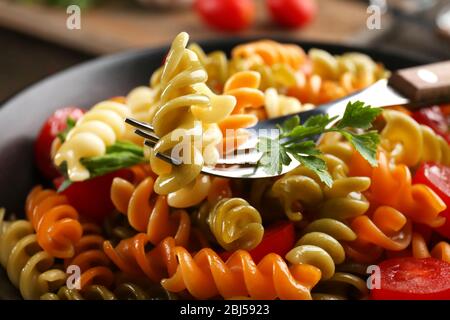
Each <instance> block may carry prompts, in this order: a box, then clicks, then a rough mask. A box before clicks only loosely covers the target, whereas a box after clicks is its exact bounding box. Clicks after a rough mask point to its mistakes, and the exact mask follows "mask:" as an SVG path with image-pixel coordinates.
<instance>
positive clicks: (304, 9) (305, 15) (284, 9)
mask: <svg viewBox="0 0 450 320" xmlns="http://www.w3.org/2000/svg"><path fill="white" fill-rule="evenodd" d="M267 6H268V8H269V11H270V14H271V15H272V18H273V20H274V21H275V22H276V23H278V24H279V25H281V26H284V27H288V28H299V27H303V26H305V25H307V24H308V23H310V22H311V21H312V20H313V19H314V17H315V16H316V13H317V4H316V2H315V0H267Z"/></svg>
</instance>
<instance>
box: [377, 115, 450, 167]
mask: <svg viewBox="0 0 450 320" xmlns="http://www.w3.org/2000/svg"><path fill="white" fill-rule="evenodd" d="M383 118H384V120H385V121H386V125H385V127H384V128H383V130H382V131H381V133H380V137H381V144H382V146H383V147H384V148H385V149H386V150H387V152H389V153H390V158H391V159H392V160H393V161H394V162H395V163H397V164H405V165H407V166H409V167H415V166H417V165H418V164H419V163H422V162H427V161H432V162H436V163H442V164H444V165H450V147H449V146H448V143H447V142H446V141H445V140H444V139H443V138H442V137H441V136H439V135H437V134H436V133H434V132H433V130H432V129H431V128H429V127H427V126H424V125H420V124H418V123H417V122H416V121H415V120H414V119H413V118H411V117H409V116H408V115H406V114H405V113H403V112H400V111H396V110H384V111H383Z"/></svg>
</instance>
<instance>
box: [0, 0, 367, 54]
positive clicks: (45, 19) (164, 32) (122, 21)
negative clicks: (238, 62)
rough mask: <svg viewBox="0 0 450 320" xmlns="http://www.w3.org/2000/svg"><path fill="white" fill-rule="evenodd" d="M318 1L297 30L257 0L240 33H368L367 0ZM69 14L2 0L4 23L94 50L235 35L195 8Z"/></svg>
mask: <svg viewBox="0 0 450 320" xmlns="http://www.w3.org/2000/svg"><path fill="white" fill-rule="evenodd" d="M317 1H318V3H319V7H320V10H319V15H318V17H317V19H316V20H315V21H314V22H313V23H312V24H311V25H309V26H308V27H306V28H304V29H302V30H296V31H290V30H285V29H281V28H278V27H276V26H275V25H273V24H271V23H270V19H269V17H268V16H267V12H266V10H265V8H264V2H265V1H258V11H257V12H258V15H257V21H256V24H255V26H254V27H253V28H251V29H249V30H248V31H245V32H244V33H240V34H239V35H244V36H245V35H253V36H261V37H267V36H271V35H283V36H289V37H292V38H298V39H305V40H315V41H327V42H340V43H342V42H347V43H348V42H352V41H353V42H354V40H355V39H358V37H360V36H361V34H363V35H364V37H365V36H367V34H368V32H367V29H366V19H367V17H368V14H367V12H366V10H367V6H366V5H365V4H364V3H362V2H359V1H352V0H317ZM67 17H68V15H67V14H66V12H65V10H64V9H58V8H49V7H44V6H38V5H21V4H17V3H15V2H12V1H10V0H0V26H4V27H7V28H12V29H14V30H18V31H21V32H25V33H28V34H31V35H33V36H37V37H41V38H43V39H46V40H50V41H54V42H56V43H59V44H62V45H65V46H68V47H71V48H75V49H78V50H82V51H84V52H88V53H93V54H106V53H113V52H117V51H121V50H125V49H130V48H142V47H150V46H155V45H161V44H167V43H168V42H169V41H170V40H171V39H172V38H173V37H174V36H175V35H176V34H177V33H178V32H180V31H187V32H189V33H190V34H191V37H192V39H194V40H195V39H208V38H217V37H233V36H236V34H223V33H217V32H215V31H212V30H211V29H210V28H208V27H206V26H205V25H204V24H203V23H202V22H201V21H200V19H199V18H198V17H197V16H196V14H195V12H193V10H184V11H175V12H173V11H171V12H170V13H167V12H166V13H164V12H161V11H156V10H155V9H143V8H140V7H138V6H135V5H130V2H128V4H126V5H123V4H122V5H120V4H119V5H118V4H113V5H105V6H103V7H99V8H94V9H90V10H86V11H83V12H82V16H81V18H82V20H81V21H82V28H81V30H68V29H67V28H66V19H67Z"/></svg>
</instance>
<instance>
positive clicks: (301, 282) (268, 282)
mask: <svg viewBox="0 0 450 320" xmlns="http://www.w3.org/2000/svg"><path fill="white" fill-rule="evenodd" d="M174 253H175V256H176V257H177V258H178V264H179V265H178V267H177V270H176V272H175V273H174V274H173V276H172V277H170V278H167V279H164V280H162V282H161V284H162V286H163V287H164V288H165V289H166V290H168V291H170V292H180V291H183V290H185V289H187V290H188V291H189V293H190V294H191V295H192V296H194V297H195V298H198V299H208V298H211V297H215V296H218V295H220V296H222V297H224V298H232V297H238V296H249V297H250V298H253V299H275V298H280V299H302V300H305V299H311V293H310V290H311V288H312V287H313V286H314V285H315V284H316V283H317V282H318V281H319V279H320V271H319V270H318V269H317V268H315V267H313V266H310V265H306V264H305V265H294V266H291V267H290V268H289V267H288V266H287V265H286V263H285V262H284V261H283V259H282V258H281V257H280V256H278V255H276V254H273V253H272V254H269V255H267V256H265V257H264V258H263V259H262V260H261V262H259V263H258V265H256V264H255V263H254V262H253V260H252V258H251V256H250V254H249V253H248V252H246V251H243V250H238V251H236V252H235V253H233V255H232V256H231V257H230V258H229V259H228V260H227V261H226V262H224V261H223V260H222V259H220V257H219V256H218V255H217V254H216V253H215V252H214V251H213V250H211V249H209V248H206V249H202V250H201V251H199V252H198V253H197V254H195V256H191V255H190V254H189V252H188V251H187V250H186V249H185V248H183V247H176V248H175V249H174Z"/></svg>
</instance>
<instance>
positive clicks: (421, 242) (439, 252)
mask: <svg viewBox="0 0 450 320" xmlns="http://www.w3.org/2000/svg"><path fill="white" fill-rule="evenodd" d="M411 248H412V256H413V257H414V258H419V259H422V258H430V257H433V258H436V259H440V260H443V261H446V262H449V263H450V243H448V242H445V241H441V242H439V243H437V244H436V245H435V246H434V247H433V249H431V252H430V251H429V250H428V245H427V243H426V241H425V239H424V238H423V236H422V235H421V234H420V233H417V232H414V234H413V237H412V244H411Z"/></svg>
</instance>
